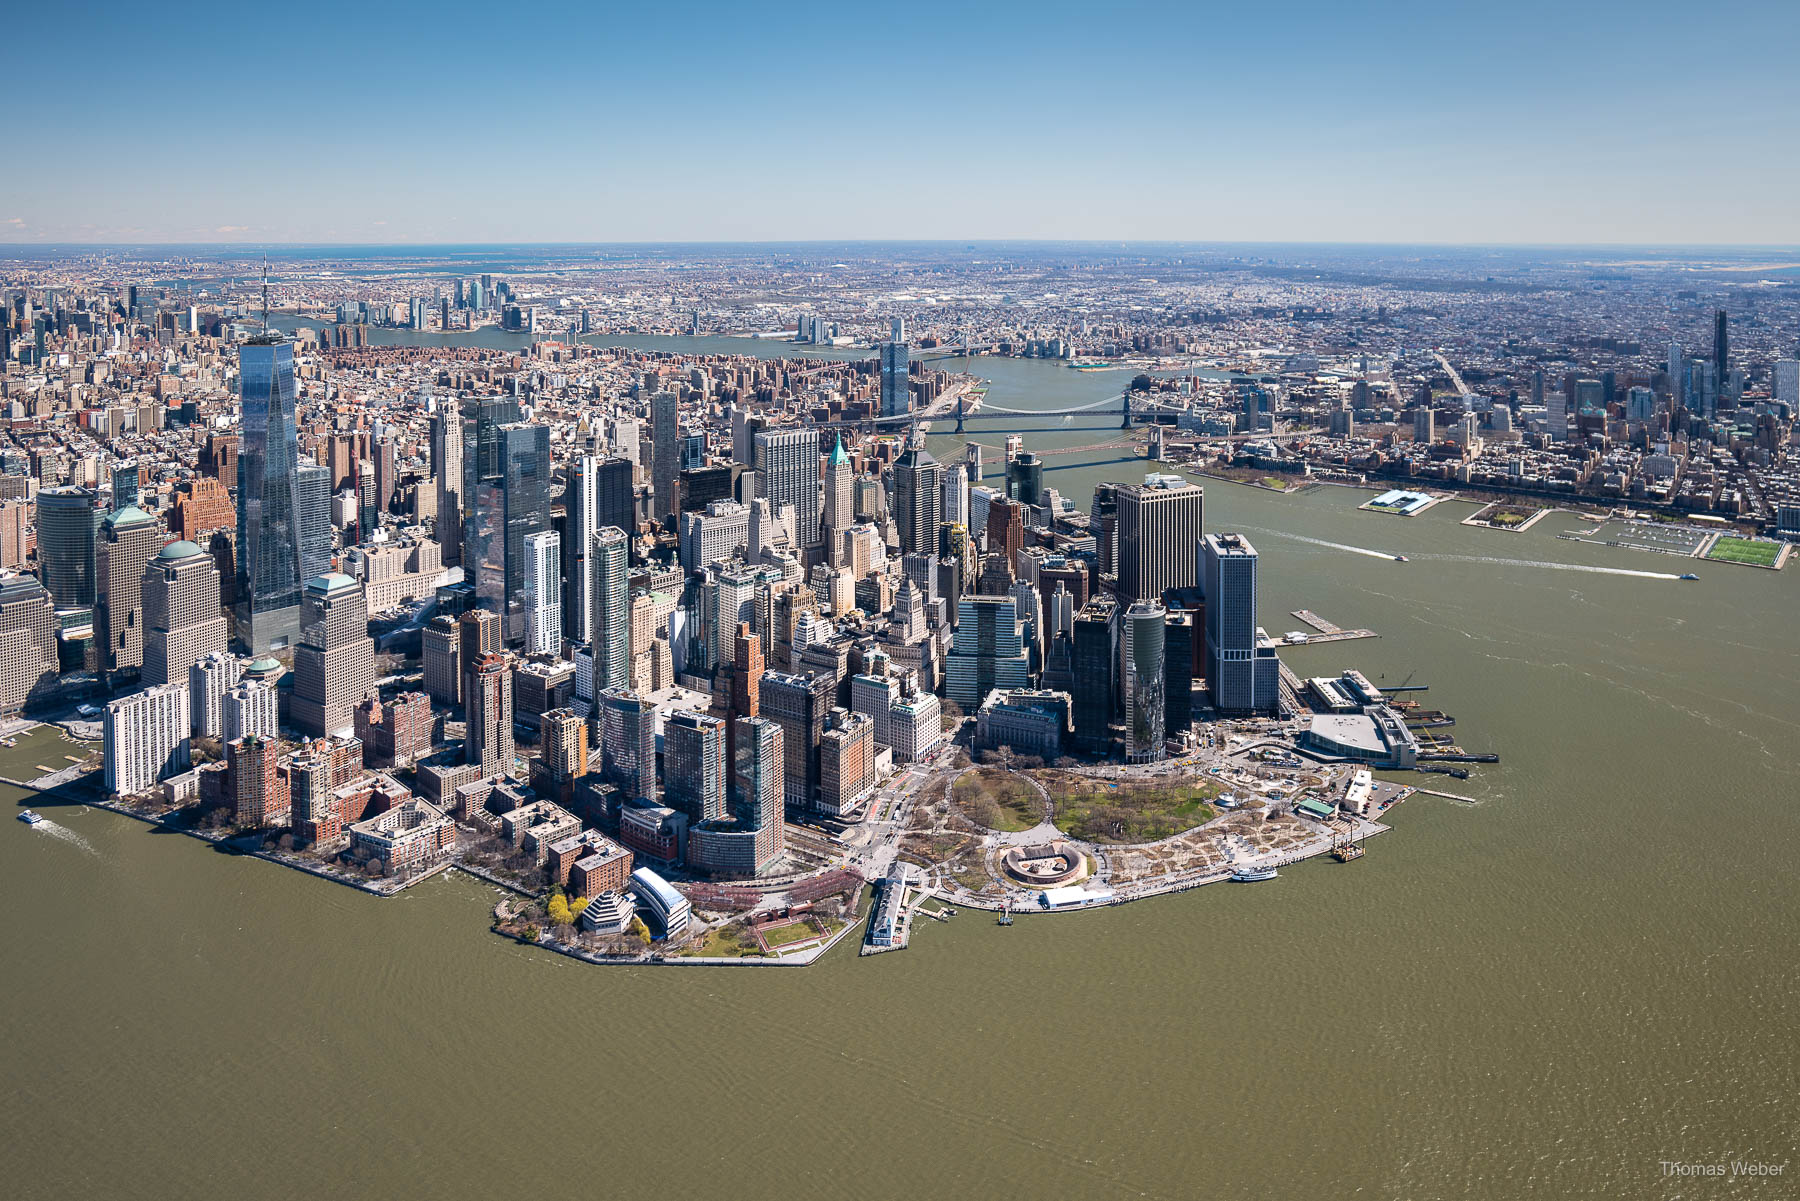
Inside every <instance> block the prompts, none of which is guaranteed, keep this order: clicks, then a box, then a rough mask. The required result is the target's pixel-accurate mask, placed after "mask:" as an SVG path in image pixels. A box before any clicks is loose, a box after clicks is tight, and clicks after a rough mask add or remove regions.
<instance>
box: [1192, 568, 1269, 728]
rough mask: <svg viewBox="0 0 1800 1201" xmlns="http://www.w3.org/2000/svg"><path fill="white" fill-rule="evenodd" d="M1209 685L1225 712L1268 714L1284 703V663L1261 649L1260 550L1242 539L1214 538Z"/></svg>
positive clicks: (1210, 576) (1207, 571) (1216, 705)
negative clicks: (1258, 606) (1258, 635)
mask: <svg viewBox="0 0 1800 1201" xmlns="http://www.w3.org/2000/svg"><path fill="white" fill-rule="evenodd" d="M1203 545H1204V550H1203V554H1202V560H1203V566H1204V569H1205V577H1206V583H1205V590H1206V680H1207V685H1208V687H1209V688H1210V689H1211V690H1212V703H1213V707H1214V708H1215V709H1217V710H1219V711H1220V712H1221V713H1266V712H1270V711H1273V710H1274V709H1275V708H1276V705H1277V703H1278V702H1279V700H1280V696H1279V691H1278V690H1279V688H1280V677H1279V675H1278V673H1279V671H1280V663H1279V662H1278V661H1277V660H1276V659H1275V657H1274V655H1273V653H1272V652H1271V653H1269V654H1266V655H1265V654H1262V653H1259V651H1258V649H1257V645H1256V601H1257V593H1256V570H1257V556H1256V548H1255V547H1253V546H1251V545H1250V541H1249V539H1247V538H1245V537H1243V536H1242V535H1241V534H1208V535H1207V536H1206V541H1205V543H1204V544H1203Z"/></svg>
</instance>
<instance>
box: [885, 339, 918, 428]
mask: <svg viewBox="0 0 1800 1201" xmlns="http://www.w3.org/2000/svg"><path fill="white" fill-rule="evenodd" d="M909 368H910V363H909V361H908V356H907V353H906V343H904V342H899V341H895V342H883V343H882V344H881V415H882V416H883V417H900V416H904V415H905V414H907V413H910V412H912V385H911V380H910V379H909V377H908V370H909Z"/></svg>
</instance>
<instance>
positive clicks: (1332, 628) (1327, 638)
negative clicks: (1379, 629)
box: [1290, 609, 1381, 646]
mask: <svg viewBox="0 0 1800 1201" xmlns="http://www.w3.org/2000/svg"><path fill="white" fill-rule="evenodd" d="M1291 612H1292V613H1293V615H1294V616H1295V617H1298V618H1299V619H1300V620H1301V621H1303V622H1305V623H1306V624H1307V625H1309V626H1311V627H1312V628H1313V629H1315V630H1317V631H1318V633H1316V634H1308V635H1307V636H1306V645H1309V646H1310V645H1311V644H1313V643H1315V642H1348V641H1350V640H1351V639H1353V638H1379V637H1381V635H1380V634H1377V633H1376V632H1375V631H1374V630H1346V629H1344V628H1343V627H1342V626H1339V625H1334V624H1333V623H1331V622H1329V621H1326V620H1325V619H1324V618H1323V617H1320V616H1319V615H1318V614H1317V613H1314V612H1313V611H1312V610H1311V609H1294V610H1291ZM1290 645H1297V644H1290Z"/></svg>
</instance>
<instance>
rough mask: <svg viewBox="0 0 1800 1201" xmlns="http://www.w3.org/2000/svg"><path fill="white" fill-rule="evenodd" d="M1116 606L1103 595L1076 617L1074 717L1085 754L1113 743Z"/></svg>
mask: <svg viewBox="0 0 1800 1201" xmlns="http://www.w3.org/2000/svg"><path fill="white" fill-rule="evenodd" d="M1117 613H1118V608H1117V603H1116V602H1115V601H1114V600H1113V598H1112V597H1111V596H1110V595H1109V594H1107V593H1104V592H1103V593H1100V594H1099V595H1097V596H1095V597H1093V598H1092V599H1090V600H1089V601H1088V603H1087V604H1085V605H1083V606H1082V607H1081V609H1080V610H1079V611H1077V612H1076V614H1075V628H1074V633H1073V635H1072V636H1071V641H1072V643H1073V646H1072V648H1071V655H1070V657H1071V664H1072V665H1071V673H1072V674H1073V676H1074V678H1075V680H1076V681H1077V687H1076V688H1075V690H1074V695H1073V696H1072V697H1071V700H1072V702H1073V704H1072V705H1071V708H1072V710H1073V712H1072V715H1071V716H1072V717H1073V719H1074V724H1075V745H1076V746H1077V747H1078V748H1079V749H1081V750H1084V751H1089V752H1095V753H1098V752H1101V751H1104V750H1105V749H1106V747H1107V744H1108V743H1109V742H1111V740H1112V720H1113V714H1114V712H1115V710H1116V707H1117V706H1116V705H1115V703H1114V699H1113V697H1114V686H1113V682H1114V678H1115V677H1116V675H1117V664H1118V654H1117V626H1116V623H1115V621H1114V618H1115V617H1116V615H1117Z"/></svg>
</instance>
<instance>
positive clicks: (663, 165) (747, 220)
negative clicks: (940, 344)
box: [0, 0, 1800, 244]
mask: <svg viewBox="0 0 1800 1201" xmlns="http://www.w3.org/2000/svg"><path fill="white" fill-rule="evenodd" d="M1796 45H1800V3H1794V2H1793V0H1789V2H1788V3H1737V2H1733V0H1725V2H1722V3H1712V4H1707V5H1691V4H1690V5H1682V6H1677V5H1673V4H1666V3H1655V2H1652V3H1636V4H1624V3H1612V2H1610V0H1607V2H1601V3H1589V4H1582V3H1562V4H1543V3H1537V2H1535V0H1527V2H1524V3H1513V4H1504V5H1502V4H1471V5H1459V4H1446V3H1443V2H1442V0H1438V2H1436V3H1430V4H1425V3H1392V4H1379V5H1368V6H1363V7H1360V8H1359V7H1357V6H1354V5H1348V4H1327V3H1316V2H1313V0H1299V2H1295V3H1288V4H1261V5H1258V4H1253V3H1241V2H1240V3H1237V4H1231V5H1215V4H1210V3H1193V4H1186V5H1140V4H1132V3H1113V4H1094V3H1088V4H1081V5H1074V4H1060V3H1034V4H996V5H977V4H935V3H908V4H889V5H843V6H839V5H817V4H813V5H805V4H788V5H767V6H749V5H712V4H689V5H674V4H664V5H654V4H641V5H635V6H629V7H627V6H618V7H615V6H611V5H603V4H571V5H562V4H558V3H554V2H550V3H535V2H533V3H517V4H511V5H504V4H501V5H496V4H486V5H471V4H463V3H457V2H455V0H446V2H443V3H437V4H431V5H424V6H417V7H416V8H414V7H413V6H407V5H399V4H393V5H389V4H380V3H362V4H357V5H338V4H335V3H329V2H327V3H308V4H304V5H269V4H264V5H259V6H246V7H242V8H239V7H236V6H218V5H157V6H152V5H145V4H142V3H134V4H130V5H119V4H111V3H92V4H83V5H74V6H62V5H49V4H37V5H26V4H23V3H12V4H9V5H7V6H5V8H4V10H0V79H4V80H6V81H7V82H6V85H5V95H6V98H7V108H6V110H5V111H6V117H7V123H6V129H7V151H6V158H5V160H4V163H5V165H4V166H0V242H32V241H56V242H66V241H98V242H107V241H176V242H191V241H208V242H210V241H243V242H251V243H257V242H296V241H298V242H496V241H636V240H647V241H684V240H777V239H840V238H1104V239H1131V238H1144V239H1170V240H1193V241H1350V242H1357V241H1372V242H1411V241H1436V242H1528V243H1542V242H1627V243H1658V242H1661V243H1683V244H1694V243H1708V242H1730V243H1782V244H1791V243H1800V220H1796V217H1795V214H1796V212H1800V71H1797V70H1795V68H1794V66H1793V54H1794V47H1795V46H1796Z"/></svg>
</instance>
